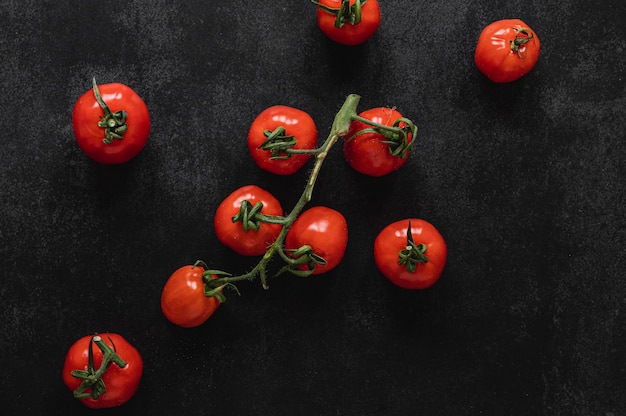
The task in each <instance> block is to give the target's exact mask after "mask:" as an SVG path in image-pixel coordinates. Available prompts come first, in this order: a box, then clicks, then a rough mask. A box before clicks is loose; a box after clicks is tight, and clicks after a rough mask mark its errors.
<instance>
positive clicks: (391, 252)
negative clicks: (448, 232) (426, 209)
mask: <svg viewBox="0 0 626 416" xmlns="http://www.w3.org/2000/svg"><path fill="white" fill-rule="evenodd" d="M409 224H410V228H409ZM409 230H410V232H409ZM447 256H448V248H447V246H446V242H445V241H444V239H443V237H442V236H441V234H439V231H437V229H436V228H435V227H434V226H433V225H432V224H430V223H429V222H427V221H425V220H422V219H418V218H410V219H406V220H401V221H396V222H394V223H392V224H389V225H387V226H386V227H385V228H383V230H382V231H381V232H380V233H379V234H378V236H376V239H375V240H374V261H375V262H376V266H377V267H378V269H379V270H380V272H381V273H382V274H383V275H384V276H385V277H387V279H389V280H390V281H391V282H392V283H393V284H395V285H397V286H400V287H402V288H405V289H426V288H428V287H430V286H432V285H433V284H435V282H436V281H437V280H438V279H439V277H440V276H441V273H442V271H443V268H444V266H445V264H446V258H447Z"/></svg>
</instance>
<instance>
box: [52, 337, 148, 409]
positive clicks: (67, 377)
mask: <svg viewBox="0 0 626 416" xmlns="http://www.w3.org/2000/svg"><path fill="white" fill-rule="evenodd" d="M96 341H97V342H99V343H101V344H102V345H103V347H104V348H106V349H107V350H108V351H109V352H105V353H103V351H102V349H101V347H99V346H98V344H97V343H96ZM90 349H91V351H92V353H93V355H92V357H93V368H92V370H96V371H97V370H98V369H99V368H100V367H101V366H102V363H103V359H104V357H105V356H106V357H107V358H106V360H107V363H110V364H109V365H108V368H107V366H106V363H105V365H104V366H103V367H104V368H106V371H104V374H103V375H102V377H101V378H100V380H101V381H99V382H97V383H92V384H91V385H89V386H88V385H85V386H83V385H82V384H83V381H82V379H81V378H80V377H77V376H75V375H73V373H82V374H83V375H84V376H86V375H87V374H88V373H89V372H90V371H89V361H90V360H89V355H90V353H89V351H90ZM111 351H114V352H115V354H117V356H118V357H119V358H121V360H122V362H121V363H120V364H125V365H123V366H122V367H120V366H119V365H118V362H117V361H116V359H113V358H111V357H112V355H111V353H110V352H111ZM142 373H143V360H142V359H141V355H140V354H139V352H138V351H137V350H136V349H135V347H133V346H132V345H131V344H130V343H128V341H126V339H124V338H123V337H122V336H121V335H118V334H112V333H104V334H98V335H95V336H91V335H90V336H86V337H83V338H80V339H79V340H78V341H76V342H75V343H74V344H73V345H72V346H71V347H70V349H69V350H68V352H67V355H66V357H65V363H64V365H63V372H62V378H63V382H64V383H65V385H66V386H67V387H68V388H69V389H70V390H71V391H73V392H74V396H75V397H77V398H79V399H80V400H81V402H82V403H83V404H85V405H86V406H87V407H91V408H94V409H103V408H109V407H116V406H120V405H122V404H124V403H126V402H127V401H128V400H130V398H131V397H133V395H134V394H135V392H136V391H137V387H139V381H140V380H141V375H142ZM102 383H103V384H104V388H105V389H106V390H105V391H104V392H103V391H102ZM84 387H86V388H84ZM81 391H82V392H81ZM81 393H82V394H81ZM83 396H85V397H83Z"/></svg>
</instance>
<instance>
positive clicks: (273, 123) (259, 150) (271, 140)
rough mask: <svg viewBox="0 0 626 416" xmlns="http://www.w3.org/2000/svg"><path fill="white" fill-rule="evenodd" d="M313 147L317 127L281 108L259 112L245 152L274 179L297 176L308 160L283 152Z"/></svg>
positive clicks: (294, 111) (294, 110)
mask: <svg viewBox="0 0 626 416" xmlns="http://www.w3.org/2000/svg"><path fill="white" fill-rule="evenodd" d="M268 136H269V137H268ZM316 144H317V127H316V126H315V122H314V121H313V119H312V118H311V116H310V115H308V114H307V113H305V112H304V111H302V110H299V109H297V108H293V107H287V106H284V105H276V106H273V107H269V108H267V109H265V110H264V111H262V112H261V114H259V115H258V116H257V118H256V119H255V120H254V121H253V122H252V125H251V126H250V131H249V132H248V149H249V150H250V154H251V155H252V158H253V159H254V161H255V162H256V164H257V165H258V166H259V167H260V168H261V169H264V170H266V171H268V172H271V173H274V174H277V175H291V174H293V173H295V172H297V171H298V170H299V169H300V168H301V167H302V166H304V164H305V163H306V162H307V161H308V160H309V158H310V157H311V155H310V154H306V153H301V154H288V153H286V152H285V149H297V150H302V149H315V146H316ZM266 149H267V150H266Z"/></svg>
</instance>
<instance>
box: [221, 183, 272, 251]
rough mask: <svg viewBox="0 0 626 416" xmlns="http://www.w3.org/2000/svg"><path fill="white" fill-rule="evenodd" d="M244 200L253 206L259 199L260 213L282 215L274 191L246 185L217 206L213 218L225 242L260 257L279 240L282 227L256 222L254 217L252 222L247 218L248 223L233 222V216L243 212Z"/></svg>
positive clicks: (222, 240)
mask: <svg viewBox="0 0 626 416" xmlns="http://www.w3.org/2000/svg"><path fill="white" fill-rule="evenodd" d="M244 201H248V202H249V203H250V207H253V206H254V205H255V204H257V203H258V202H260V203H261V204H262V205H263V207H262V208H261V210H260V213H261V214H263V215H267V216H281V215H283V209H282V207H281V205H280V202H278V200H277V199H276V198H274V196H273V195H272V194H270V193H269V192H267V191H266V190H264V189H261V188H259V187H258V186H256V185H246V186H243V187H241V188H239V189H237V190H236V191H234V192H233V193H231V194H230V195H229V196H227V197H226V199H224V200H223V201H222V203H221V204H220V205H219V206H218V207H217V211H216V212H215V218H214V219H213V226H214V228H215V234H216V235H217V238H218V240H220V242H222V244H224V245H225V246H227V247H230V248H231V249H232V250H234V251H235V252H237V253H239V254H241V255H242V256H260V255H262V254H264V253H265V250H266V249H267V248H268V246H269V245H270V244H272V243H273V242H274V240H276V237H278V234H279V233H280V230H281V229H282V226H281V225H279V224H270V223H267V222H255V221H254V218H253V217H252V218H250V220H249V221H245V220H244V221H245V224H244V222H241V221H237V222H233V217H235V216H236V215H237V214H239V213H240V209H241V205H242V203H244ZM257 227H258V228H257ZM255 228H256V229H255Z"/></svg>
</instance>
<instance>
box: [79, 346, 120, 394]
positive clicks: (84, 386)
mask: <svg viewBox="0 0 626 416" xmlns="http://www.w3.org/2000/svg"><path fill="white" fill-rule="evenodd" d="M109 341H111V344H113V340H112V339H111V338H109ZM94 343H95V344H96V345H97V346H98V348H100V351H102V363H101V364H100V367H99V368H98V369H97V370H96V368H95V365H94V359H93V344H94ZM114 348H115V345H114V344H113V348H111V347H110V346H109V345H108V344H107V343H106V342H104V340H103V339H102V337H100V336H99V335H94V336H93V337H92V338H91V340H90V341H89V349H88V351H89V352H88V356H87V370H72V376H73V377H76V378H79V379H81V380H82V383H81V384H80V386H78V388H77V389H76V390H74V397H75V398H77V399H88V398H92V399H94V400H98V398H100V396H102V395H103V394H104V393H106V391H107V389H106V386H105V385H104V381H103V380H102V376H103V375H104V373H105V372H106V371H107V369H108V368H109V366H110V365H111V364H113V363H115V364H116V365H117V366H118V367H120V368H124V367H126V365H127V364H126V362H125V361H124V360H123V359H122V358H121V357H120V356H119V355H117V353H116V352H115V350H114ZM89 389H91V391H90V392H88V391H87V390H89Z"/></svg>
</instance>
